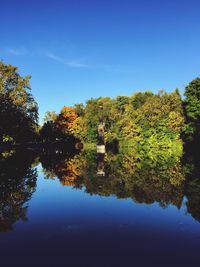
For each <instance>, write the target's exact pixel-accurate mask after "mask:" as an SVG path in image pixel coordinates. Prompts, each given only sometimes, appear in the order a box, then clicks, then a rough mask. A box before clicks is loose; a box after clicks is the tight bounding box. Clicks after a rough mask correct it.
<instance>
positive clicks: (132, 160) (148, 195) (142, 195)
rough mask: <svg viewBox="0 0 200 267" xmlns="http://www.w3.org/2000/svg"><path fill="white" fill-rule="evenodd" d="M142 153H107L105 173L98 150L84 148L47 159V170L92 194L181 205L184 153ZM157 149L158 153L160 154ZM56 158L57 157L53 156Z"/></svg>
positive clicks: (44, 164) (142, 201) (44, 161)
mask: <svg viewBox="0 0 200 267" xmlns="http://www.w3.org/2000/svg"><path fill="white" fill-rule="evenodd" d="M151 153H152V154H153V155H154V157H150V156H149V155H147V153H146V154H145V153H143V154H142V153H141V154H139V153H138V152H137V151H135V152H134V153H133V150H131V151H128V150H127V151H124V152H122V153H119V154H117V155H116V154H112V153H107V154H106V155H105V158H104V161H105V162H104V171H105V174H106V175H105V177H104V176H99V175H98V168H99V165H100V164H101V163H102V162H99V160H101V158H99V157H98V156H97V155H96V152H95V151H83V152H82V153H80V154H77V155H75V156H74V157H69V155H68V156H67V157H64V156H63V154H62V155H59V154H57V155H55V154H54V156H52V155H51V158H49V157H47V158H46V159H45V160H44V159H43V161H42V164H43V167H44V168H45V172H46V173H51V174H53V175H54V176H57V177H58V178H59V179H60V181H61V183H62V184H63V185H74V186H75V187H76V188H82V187H85V190H86V192H87V193H89V194H98V195H103V196H109V195H116V196H117V197H118V198H128V197H130V198H132V199H133V200H134V201H136V202H139V203H153V202H155V201H157V202H159V203H160V205H161V206H163V207H165V206H167V205H169V204H174V205H176V206H177V207H180V206H181V203H182V199H183V190H184V181H185V178H184V174H183V171H182V167H181V163H180V157H178V155H172V153H171V152H168V153H166V151H163V154H162V155H161V151H159V153H158V152H156V151H155V153H153V151H151ZM156 153H157V154H158V156H157V157H156ZM52 158H53V159H52Z"/></svg>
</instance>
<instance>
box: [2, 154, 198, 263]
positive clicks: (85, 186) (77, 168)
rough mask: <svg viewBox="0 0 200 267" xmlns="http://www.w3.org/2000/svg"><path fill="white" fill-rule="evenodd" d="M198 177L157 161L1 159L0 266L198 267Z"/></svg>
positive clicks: (134, 157) (181, 164)
mask: <svg viewBox="0 0 200 267" xmlns="http://www.w3.org/2000/svg"><path fill="white" fill-rule="evenodd" d="M152 154H153V155H155V153H152ZM198 175H199V167H198V165H197V164H196V165H195V163H194V162H191V161H190V160H188V161H187V160H184V161H183V160H182V159H179V158H177V157H173V155H172V154H170V155H166V154H165V153H163V155H162V157H161V155H159V157H157V158H156V159H155V158H153V157H149V158H145V154H144V155H143V158H141V155H138V154H133V153H132V152H130V151H120V152H118V153H117V152H115V153H111V152H108V153H106V154H105V155H97V154H96V153H95V151H93V150H90V151H82V152H80V153H77V152H74V153H68V152H63V151H56V150H53V151H51V150H48V151H40V152H38V151H32V150H23V151H7V152H4V153H2V158H1V160H0V263H1V266H2V267H4V266H5V267H7V266H48V267H49V266H70V267H71V266H81V267H82V266H84V267H89V266H91V267H95V266H104V267H107V266H108V267H109V266H130V267H131V266H139V267H140V266H200V253H199V249H200V176H198Z"/></svg>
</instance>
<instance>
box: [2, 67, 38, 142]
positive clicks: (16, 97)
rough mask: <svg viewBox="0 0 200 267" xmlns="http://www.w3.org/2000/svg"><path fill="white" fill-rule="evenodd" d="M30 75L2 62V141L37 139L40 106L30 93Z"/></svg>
mask: <svg viewBox="0 0 200 267" xmlns="http://www.w3.org/2000/svg"><path fill="white" fill-rule="evenodd" d="M29 79H30V76H27V77H25V78H23V77H22V76H20V75H19V73H18V68H17V67H13V66H11V65H6V64H4V63H3V62H0V143H3V142H6V141H10V142H20V143H22V142H27V141H30V140H35V138H36V132H37V127H38V125H37V122H38V106H37V104H36V102H35V100H34V98H33V96H32V94H31V93H30V90H31V89H30V85H29Z"/></svg>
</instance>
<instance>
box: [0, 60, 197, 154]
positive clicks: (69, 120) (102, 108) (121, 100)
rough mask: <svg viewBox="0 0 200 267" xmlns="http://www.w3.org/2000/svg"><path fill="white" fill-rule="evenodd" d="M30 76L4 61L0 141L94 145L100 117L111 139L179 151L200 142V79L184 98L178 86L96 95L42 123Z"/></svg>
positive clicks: (0, 72) (0, 88)
mask: <svg viewBox="0 0 200 267" xmlns="http://www.w3.org/2000/svg"><path fill="white" fill-rule="evenodd" d="M29 79H30V77H25V78H23V77H21V76H20V75H19V73H18V69H17V68H16V67H13V66H11V65H6V64H4V63H3V62H0V143H6V142H11V143H23V142H29V141H33V142H54V141H58V140H68V141H70V140H72V139H78V140H80V141H82V142H83V143H95V142H96V136H97V124H98V122H99V120H100V119H102V120H103V121H104V123H105V129H106V133H105V140H106V142H107V143H111V142H113V141H116V140H117V141H119V142H121V143H123V142H124V143H125V144H127V145H130V146H135V145H137V146H140V147H148V148H151V147H154V148H155V147H158V148H160V147H162V148H166V147H167V148H170V149H172V150H174V149H175V150H179V151H180V150H181V149H182V144H183V140H184V141H185V140H187V141H190V142H191V141H192V142H193V143H196V142H198V141H197V140H199V137H200V78H196V79H195V80H193V81H192V82H191V83H190V84H189V85H188V86H187V87H186V88H185V94H184V98H183V99H182V98H181V95H180V93H179V91H178V89H176V90H175V91H173V92H171V93H167V92H165V91H160V92H158V93H152V92H150V91H146V92H139V93H135V94H133V95H132V96H129V97H128V96H118V97H116V98H115V99H112V98H109V97H99V98H96V99H93V98H92V99H90V100H88V101H87V102H86V104H85V105H83V104H76V105H74V106H73V107H63V108H62V109H61V111H60V113H59V114H56V113H55V112H47V113H46V116H45V118H44V124H43V125H42V126H39V124H38V106H37V103H36V102H35V100H34V98H33V96H32V94H31V91H30V85H29Z"/></svg>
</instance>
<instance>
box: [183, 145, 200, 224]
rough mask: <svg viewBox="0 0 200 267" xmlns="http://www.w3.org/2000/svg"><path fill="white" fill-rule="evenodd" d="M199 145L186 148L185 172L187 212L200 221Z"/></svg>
mask: <svg viewBox="0 0 200 267" xmlns="http://www.w3.org/2000/svg"><path fill="white" fill-rule="evenodd" d="M199 148H200V147H199V146H198V145H196V144H195V145H191V144H190V145H189V146H187V147H186V148H185V151H186V153H185V156H184V159H183V161H184V170H185V173H186V177H187V179H186V186H185V195H186V197H187V202H186V206H187V211H188V212H189V213H190V214H191V215H192V217H193V218H195V219H196V220H198V221H200V157H199V156H200V155H199V153H200V150H199Z"/></svg>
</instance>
